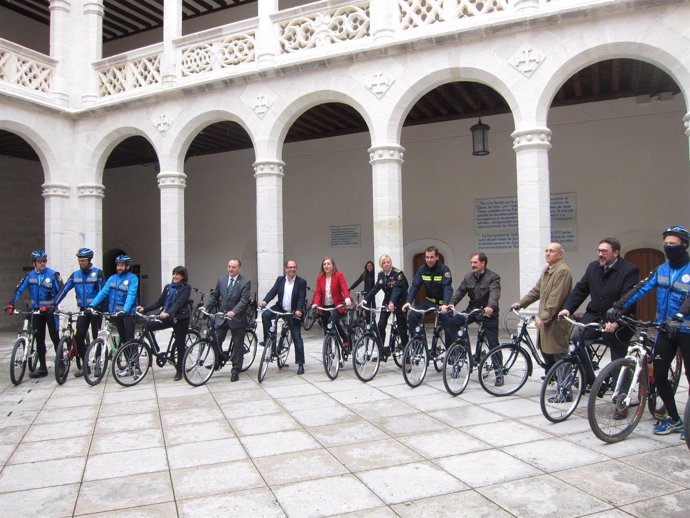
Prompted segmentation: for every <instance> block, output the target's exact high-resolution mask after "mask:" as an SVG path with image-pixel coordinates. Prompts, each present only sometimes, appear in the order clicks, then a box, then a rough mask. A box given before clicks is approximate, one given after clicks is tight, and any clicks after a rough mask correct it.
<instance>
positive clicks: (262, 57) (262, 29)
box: [256, 0, 279, 64]
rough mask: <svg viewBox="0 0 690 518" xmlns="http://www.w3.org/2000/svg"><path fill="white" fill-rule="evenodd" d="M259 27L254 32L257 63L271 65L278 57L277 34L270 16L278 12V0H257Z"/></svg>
mask: <svg viewBox="0 0 690 518" xmlns="http://www.w3.org/2000/svg"><path fill="white" fill-rule="evenodd" d="M258 8H259V9H258V14H259V27H258V30H257V31H256V61H257V63H262V64H265V63H269V64H270V63H273V62H274V61H275V58H276V56H277V55H278V48H279V47H278V32H277V30H276V28H275V27H274V26H273V23H272V22H271V18H270V16H271V14H273V13H276V12H278V10H279V7H278V0H259V5H258Z"/></svg>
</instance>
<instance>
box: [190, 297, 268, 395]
mask: <svg viewBox="0 0 690 518" xmlns="http://www.w3.org/2000/svg"><path fill="white" fill-rule="evenodd" d="M198 311H199V312H200V313H201V314H202V315H203V316H204V317H205V318H206V319H207V321H208V333H206V334H205V335H200V337H199V339H198V340H196V341H195V342H194V343H192V344H191V345H190V346H189V347H187V350H186V351H185V353H184V358H183V360H182V366H183V369H182V375H183V376H184V379H185V381H186V382H187V383H189V384H190V385H191V386H193V387H199V386H201V385H203V384H205V383H206V382H207V381H208V380H209V379H211V376H213V373H214V372H215V371H217V370H220V369H222V368H223V367H224V366H225V364H226V363H227V361H228V360H229V359H230V358H231V355H232V341H231V342H230V346H229V347H228V350H227V351H223V350H222V344H219V343H218V336H217V334H216V319H224V320H227V319H228V318H227V317H226V316H225V314H224V313H215V314H213V313H209V312H208V311H206V310H205V309H201V308H199V309H198ZM255 325H256V324H255ZM256 343H257V340H256V333H255V332H254V329H251V328H248V329H246V330H245V333H244V342H243V344H242V345H243V347H244V361H243V362H242V372H245V371H247V370H248V369H249V367H251V366H252V364H253V363H254V358H255V357H256Z"/></svg>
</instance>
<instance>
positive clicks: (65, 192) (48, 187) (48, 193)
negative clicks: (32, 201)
mask: <svg viewBox="0 0 690 518" xmlns="http://www.w3.org/2000/svg"><path fill="white" fill-rule="evenodd" d="M41 187H43V197H44V198H50V197H52V196H56V197H60V198H69V192H70V186H69V185H67V184H65V183H44V184H43V185H42V186H41Z"/></svg>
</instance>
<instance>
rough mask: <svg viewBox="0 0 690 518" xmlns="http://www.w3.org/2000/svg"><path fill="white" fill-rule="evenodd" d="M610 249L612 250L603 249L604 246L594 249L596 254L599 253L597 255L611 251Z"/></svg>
mask: <svg viewBox="0 0 690 518" xmlns="http://www.w3.org/2000/svg"><path fill="white" fill-rule="evenodd" d="M612 251H613V250H606V249H604V248H597V249H596V252H597V254H599V255H605V254H608V253H609V252H612Z"/></svg>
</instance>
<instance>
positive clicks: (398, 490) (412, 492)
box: [357, 462, 467, 504]
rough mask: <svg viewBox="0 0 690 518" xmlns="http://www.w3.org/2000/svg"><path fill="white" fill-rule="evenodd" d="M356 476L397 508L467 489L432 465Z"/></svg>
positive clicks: (421, 464)
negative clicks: (399, 504) (414, 501)
mask: <svg viewBox="0 0 690 518" xmlns="http://www.w3.org/2000/svg"><path fill="white" fill-rule="evenodd" d="M357 476H358V477H359V478H360V479H361V480H362V482H364V483H365V484H366V485H367V487H368V488H369V489H371V490H372V491H373V492H374V493H376V495H377V496H378V497H379V498H381V500H383V501H384V502H386V503H387V504H397V503H401V502H408V501H410V500H417V499H420V498H426V497H430V496H437V495H443V494H446V493H453V492H457V491H461V490H463V489H466V488H467V486H466V485H465V484H463V483H462V482H460V481H459V480H458V479H457V478H455V477H453V476H451V475H449V474H448V473H447V472H445V471H443V470H442V469H440V468H439V467H438V466H435V465H434V464H430V463H427V462H415V463H410V464H404V465H400V466H392V467H389V468H382V469H373V470H371V471H364V472H361V473H358V474H357Z"/></svg>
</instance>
